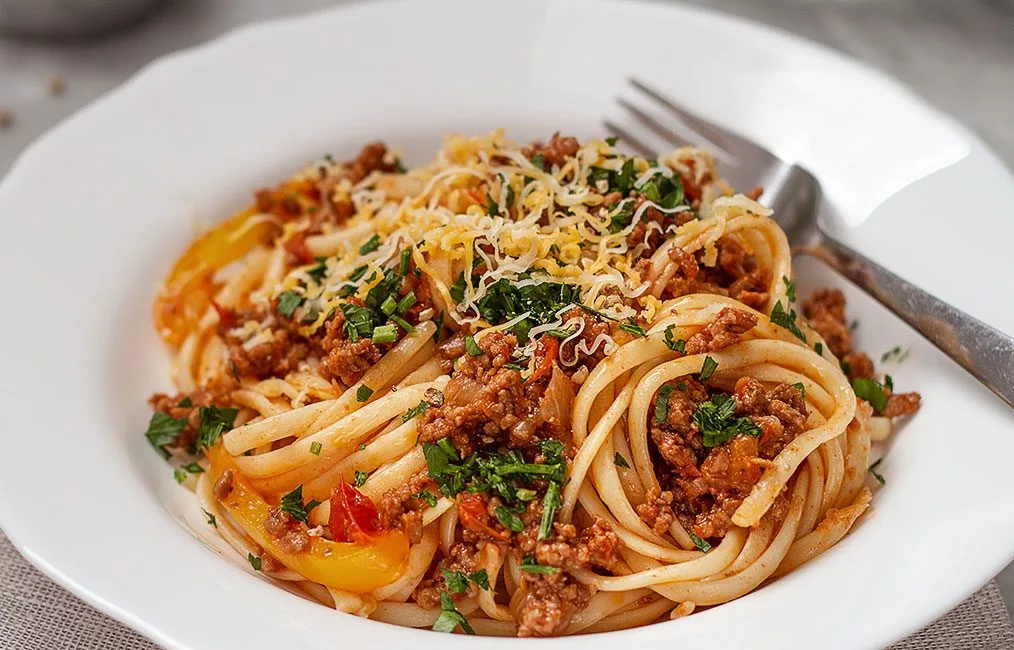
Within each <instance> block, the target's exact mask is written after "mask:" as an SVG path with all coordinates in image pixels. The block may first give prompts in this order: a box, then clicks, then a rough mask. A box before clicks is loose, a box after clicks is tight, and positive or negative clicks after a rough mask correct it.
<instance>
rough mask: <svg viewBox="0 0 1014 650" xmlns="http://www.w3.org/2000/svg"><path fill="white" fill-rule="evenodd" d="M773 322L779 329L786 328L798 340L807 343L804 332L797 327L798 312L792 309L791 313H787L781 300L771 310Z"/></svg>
mask: <svg viewBox="0 0 1014 650" xmlns="http://www.w3.org/2000/svg"><path fill="white" fill-rule="evenodd" d="M771 322H772V323H774V324H775V325H778V326H779V327H784V328H785V329H787V330H789V331H790V332H792V334H793V336H795V337H796V338H797V339H799V340H800V341H802V342H803V343H806V335H805V334H803V330H801V329H799V325H796V310H795V309H790V310H789V311H785V308H783V307H782V301H781V300H779V301H778V302H776V303H775V306H774V308H773V309H772V310H771Z"/></svg>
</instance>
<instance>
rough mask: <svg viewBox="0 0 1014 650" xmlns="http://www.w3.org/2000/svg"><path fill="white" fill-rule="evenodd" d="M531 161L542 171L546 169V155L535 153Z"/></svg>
mask: <svg viewBox="0 0 1014 650" xmlns="http://www.w3.org/2000/svg"><path fill="white" fill-rule="evenodd" d="M531 162H532V165H534V166H535V167H537V168H538V169H540V170H542V171H546V159H545V157H544V156H543V155H542V154H541V153H538V154H535V155H534V156H532V160H531Z"/></svg>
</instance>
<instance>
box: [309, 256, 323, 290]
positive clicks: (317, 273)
mask: <svg viewBox="0 0 1014 650" xmlns="http://www.w3.org/2000/svg"><path fill="white" fill-rule="evenodd" d="M315 259H316V260H317V266H315V267H313V268H312V269H308V270H307V271H306V274H307V275H309V276H310V277H311V278H313V280H314V281H315V282H317V283H318V284H319V283H320V281H321V280H323V279H324V276H325V275H326V274H327V258H326V257H318V258H315Z"/></svg>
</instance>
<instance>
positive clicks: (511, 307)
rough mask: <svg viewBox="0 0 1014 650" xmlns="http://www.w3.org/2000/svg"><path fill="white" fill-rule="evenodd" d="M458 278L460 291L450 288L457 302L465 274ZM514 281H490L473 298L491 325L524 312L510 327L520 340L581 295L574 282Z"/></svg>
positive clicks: (483, 316) (461, 295) (498, 323)
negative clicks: (519, 283) (481, 293)
mask: <svg viewBox="0 0 1014 650" xmlns="http://www.w3.org/2000/svg"><path fill="white" fill-rule="evenodd" d="M518 279H519V280H526V279H528V275H527V274H525V273H522V274H519V276H518ZM459 281H460V283H461V285H460V291H458V292H455V291H454V289H455V288H454V287H452V288H451V289H452V293H451V296H452V297H453V298H454V300H455V301H457V302H461V300H462V299H463V297H464V287H465V282H464V276H462V278H461V279H460V280H459ZM516 284H517V283H516V282H512V281H510V280H507V279H506V278H501V279H499V280H497V281H496V282H493V283H492V284H489V285H488V286H487V287H486V294H485V295H484V296H483V297H482V298H479V300H478V301H476V309H477V310H478V312H479V315H480V316H481V317H482V318H483V319H484V320H486V321H487V322H489V323H490V324H492V325H500V324H502V323H506V322H507V321H510V320H514V319H516V318H517V317H519V316H521V315H523V314H526V313H527V314H528V316H527V317H526V318H524V319H522V320H520V321H518V322H517V323H516V324H515V325H514V327H513V328H512V330H511V331H512V332H513V333H514V335H515V336H516V337H517V339H518V342H519V343H526V342H527V341H528V332H529V331H530V330H531V329H532V327H535V326H536V325H543V324H545V323H549V322H552V321H553V320H555V319H556V314H557V313H558V312H559V311H560V310H561V309H563V308H565V307H566V306H567V305H571V304H574V303H576V302H577V300H578V299H579V297H580V289H579V288H578V287H577V286H576V285H570V284H563V283H558V282H537V283H535V284H529V285H525V286H521V287H518V286H516ZM456 286H457V285H456ZM456 293H457V295H455V294H456Z"/></svg>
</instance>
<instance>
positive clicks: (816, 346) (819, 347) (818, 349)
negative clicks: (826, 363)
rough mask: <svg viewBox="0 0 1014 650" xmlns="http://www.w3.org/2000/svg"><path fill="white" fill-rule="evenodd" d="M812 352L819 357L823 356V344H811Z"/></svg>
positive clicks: (818, 342)
mask: <svg viewBox="0 0 1014 650" xmlns="http://www.w3.org/2000/svg"><path fill="white" fill-rule="evenodd" d="M813 351H814V352H816V353H817V354H819V355H820V356H824V344H823V343H821V342H820V341H817V342H816V343H814V344H813Z"/></svg>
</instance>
